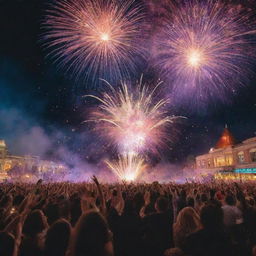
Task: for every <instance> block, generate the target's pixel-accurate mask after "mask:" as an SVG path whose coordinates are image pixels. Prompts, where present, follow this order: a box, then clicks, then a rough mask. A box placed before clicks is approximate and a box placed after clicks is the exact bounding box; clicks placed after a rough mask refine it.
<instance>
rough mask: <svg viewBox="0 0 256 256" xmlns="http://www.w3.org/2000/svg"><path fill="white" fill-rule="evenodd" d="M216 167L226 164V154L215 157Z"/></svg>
mask: <svg viewBox="0 0 256 256" xmlns="http://www.w3.org/2000/svg"><path fill="white" fill-rule="evenodd" d="M215 161H216V162H215V167H222V166H226V163H225V157H224V156H218V157H216V158H215Z"/></svg>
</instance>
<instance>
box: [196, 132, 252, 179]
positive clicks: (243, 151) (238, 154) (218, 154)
mask: <svg viewBox="0 0 256 256" xmlns="http://www.w3.org/2000/svg"><path fill="white" fill-rule="evenodd" d="M196 168H197V169H198V170H201V171H202V172H207V173H209V172H210V173H212V174H214V175H215V178H216V179H223V178H225V179H255V180H256V137H253V138H250V139H247V140H244V141H242V142H241V143H238V144H236V143H235V139H234V137H233V135H232V134H231V133H230V131H229V130H228V128H227V127H225V129H224V131H223V133H222V135H221V137H220V139H219V141H218V142H217V144H216V146H215V147H214V148H211V149H210V151H209V152H208V153H207V154H204V155H200V156H197V157H196Z"/></svg>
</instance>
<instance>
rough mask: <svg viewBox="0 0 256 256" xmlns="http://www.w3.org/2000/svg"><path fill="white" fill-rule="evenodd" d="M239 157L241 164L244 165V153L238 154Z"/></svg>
mask: <svg viewBox="0 0 256 256" xmlns="http://www.w3.org/2000/svg"><path fill="white" fill-rule="evenodd" d="M237 156H238V162H239V163H240V164H242V163H244V151H240V152H238V154H237Z"/></svg>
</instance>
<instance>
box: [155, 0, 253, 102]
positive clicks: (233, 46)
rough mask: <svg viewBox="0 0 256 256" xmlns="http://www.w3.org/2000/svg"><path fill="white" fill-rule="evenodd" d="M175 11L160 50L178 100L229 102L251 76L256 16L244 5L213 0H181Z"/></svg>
mask: <svg viewBox="0 0 256 256" xmlns="http://www.w3.org/2000/svg"><path fill="white" fill-rule="evenodd" d="M170 10H171V11H170V16H169V17H168V18H166V19H165V21H164V22H163V26H162V28H161V33H160V34H159V35H158V39H156V47H155V49H156V50H155V51H156V61H157V65H158V67H159V68H160V69H161V70H162V73H163V75H164V76H165V77H166V79H169V81H170V83H171V84H172V86H173V95H174V98H175V99H178V101H180V102H183V103H184V102H185V101H187V100H188V99H190V100H192V101H193V102H199V103H200V102H209V99H210V98H213V99H214V100H216V99H219V100H221V101H225V100H226V99H227V95H230V93H231V94H234V93H236V91H237V90H238V88H239V86H241V85H243V84H244V83H245V81H246V79H247V78H248V76H249V75H250V74H251V71H252V70H251V68H252V62H253V60H255V57H256V53H255V42H256V40H255V34H256V30H255V28H256V23H255V22H254V21H255V15H254V16H253V14H252V12H251V11H250V10H248V9H244V8H243V7H242V6H241V5H232V4H231V3H228V4H224V3H221V2H220V1H213V0H208V1H196V0H189V1H181V2H179V3H178V4H177V5H175V4H173V5H171V8H170ZM181 99H182V101H181Z"/></svg>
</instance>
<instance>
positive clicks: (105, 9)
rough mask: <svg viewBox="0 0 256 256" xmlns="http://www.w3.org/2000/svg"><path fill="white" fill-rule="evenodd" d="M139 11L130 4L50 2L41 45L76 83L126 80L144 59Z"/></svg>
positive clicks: (94, 0)
mask: <svg viewBox="0 0 256 256" xmlns="http://www.w3.org/2000/svg"><path fill="white" fill-rule="evenodd" d="M142 9H143V8H142V6H141V5H139V4H138V3H136V2H135V1H134V0H127V1H119V0H73V1H69V0H60V1H55V2H54V4H52V5H51V6H50V9H49V10H48V11H47V15H46V18H45V20H44V22H43V28H44V29H45V31H46V32H45V33H44V35H43V41H44V45H45V47H46V48H48V49H49V50H50V53H51V55H52V56H53V57H54V58H55V59H56V61H57V62H58V63H59V64H60V66H61V67H62V68H63V67H64V68H65V69H66V70H67V71H68V72H69V74H70V73H73V75H74V76H75V77H76V78H81V77H82V78H83V79H85V80H87V79H89V78H90V81H93V82H95V81H96V79H97V80H98V79H99V78H104V79H111V81H116V80H118V81H119V80H120V79H124V78H129V77H130V76H129V75H130V74H131V73H132V74H134V73H135V72H136V71H137V68H138V66H137V64H138V60H139V59H144V57H145V54H144V53H145V51H144V49H143V47H142V45H145V44H142V43H141V38H142V37H141V35H142V31H143V28H144V27H143V19H144V14H143V10H142Z"/></svg>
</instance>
